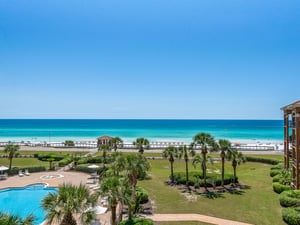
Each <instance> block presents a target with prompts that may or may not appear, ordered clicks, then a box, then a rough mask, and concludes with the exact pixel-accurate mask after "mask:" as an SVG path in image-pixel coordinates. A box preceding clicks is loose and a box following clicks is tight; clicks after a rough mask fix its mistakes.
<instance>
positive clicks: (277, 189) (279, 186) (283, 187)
mask: <svg viewBox="0 0 300 225" xmlns="http://www.w3.org/2000/svg"><path fill="white" fill-rule="evenodd" d="M291 189H292V188H291V186H287V185H283V184H280V183H277V182H275V183H273V190H274V191H275V192H276V193H278V194H280V193H281V192H283V191H289V190H291Z"/></svg>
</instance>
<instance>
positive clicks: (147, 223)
mask: <svg viewBox="0 0 300 225" xmlns="http://www.w3.org/2000/svg"><path fill="white" fill-rule="evenodd" d="M119 225H153V221H152V220H150V219H144V218H132V219H128V220H124V221H122V222H120V223H119Z"/></svg>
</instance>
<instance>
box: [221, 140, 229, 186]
mask: <svg viewBox="0 0 300 225" xmlns="http://www.w3.org/2000/svg"><path fill="white" fill-rule="evenodd" d="M219 149H220V150H221V153H220V156H221V159H222V177H221V185H222V186H223V187H224V173H225V169H224V167H225V157H226V153H227V152H228V151H230V149H231V143H230V141H228V140H225V139H220V140H219Z"/></svg>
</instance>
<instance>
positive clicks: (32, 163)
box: [0, 158, 49, 168]
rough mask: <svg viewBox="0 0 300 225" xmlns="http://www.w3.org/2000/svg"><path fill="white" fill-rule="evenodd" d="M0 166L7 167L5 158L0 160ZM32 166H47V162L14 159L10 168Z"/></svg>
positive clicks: (31, 159) (32, 159) (34, 159)
mask: <svg viewBox="0 0 300 225" xmlns="http://www.w3.org/2000/svg"><path fill="white" fill-rule="evenodd" d="M0 165H6V166H8V165H9V160H8V159H7V158H0ZM33 166H46V168H47V167H48V166H49V162H44V161H40V160H38V159H36V158H14V159H13V161H12V167H33Z"/></svg>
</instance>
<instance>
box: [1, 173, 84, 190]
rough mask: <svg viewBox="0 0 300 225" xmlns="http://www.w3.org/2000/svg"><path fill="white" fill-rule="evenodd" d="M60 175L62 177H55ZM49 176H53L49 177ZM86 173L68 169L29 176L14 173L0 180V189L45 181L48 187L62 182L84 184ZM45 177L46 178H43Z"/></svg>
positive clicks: (56, 185)
mask: <svg viewBox="0 0 300 225" xmlns="http://www.w3.org/2000/svg"><path fill="white" fill-rule="evenodd" d="M57 175H62V176H63V177H56V176H57ZM51 176H53V177H55V178H51ZM88 176H89V175H88V174H86V173H81V172H70V171H59V172H57V171H45V172H39V173H30V175H29V176H25V175H24V176H22V177H20V176H19V175H14V176H10V177H8V178H7V179H6V180H0V189H3V188H9V187H24V186H27V185H30V184H35V183H46V184H48V186H49V187H58V186H59V185H60V184H63V183H72V184H75V185H79V184H80V183H82V184H85V183H86V181H87V178H88ZM45 178H46V179H45Z"/></svg>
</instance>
